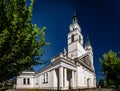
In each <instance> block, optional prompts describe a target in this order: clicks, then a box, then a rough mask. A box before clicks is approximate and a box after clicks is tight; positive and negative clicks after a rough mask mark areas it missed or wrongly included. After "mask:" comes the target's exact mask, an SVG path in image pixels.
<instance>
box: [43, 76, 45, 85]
mask: <svg viewBox="0 0 120 91" xmlns="http://www.w3.org/2000/svg"><path fill="white" fill-rule="evenodd" d="M43 83H45V74H44V75H43Z"/></svg>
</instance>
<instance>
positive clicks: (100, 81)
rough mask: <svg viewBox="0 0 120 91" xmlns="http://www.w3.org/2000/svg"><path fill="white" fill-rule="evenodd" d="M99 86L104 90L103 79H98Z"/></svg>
mask: <svg viewBox="0 0 120 91" xmlns="http://www.w3.org/2000/svg"><path fill="white" fill-rule="evenodd" d="M99 86H101V88H104V87H105V81H104V79H102V78H101V79H100V80H99Z"/></svg>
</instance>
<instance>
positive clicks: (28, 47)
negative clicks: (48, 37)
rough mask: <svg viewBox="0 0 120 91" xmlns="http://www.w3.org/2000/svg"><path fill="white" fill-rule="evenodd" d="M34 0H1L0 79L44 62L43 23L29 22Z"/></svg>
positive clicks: (10, 76) (5, 78)
mask: <svg viewBox="0 0 120 91" xmlns="http://www.w3.org/2000/svg"><path fill="white" fill-rule="evenodd" d="M33 5H34V0H31V3H30V5H29V6H27V5H26V0H0V82H3V81H5V80H7V79H10V78H12V77H14V76H17V75H19V74H20V73H21V72H22V71H23V70H25V69H27V68H29V67H31V66H32V65H37V64H38V63H43V61H41V56H42V55H43V53H44V51H43V50H42V47H43V46H45V45H46V43H45V33H44V32H45V29H46V28H45V27H43V28H38V27H37V25H36V24H32V23H31V17H32V10H33Z"/></svg>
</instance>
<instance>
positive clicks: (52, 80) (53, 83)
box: [51, 69, 55, 87]
mask: <svg viewBox="0 0 120 91" xmlns="http://www.w3.org/2000/svg"><path fill="white" fill-rule="evenodd" d="M54 78H55V69H53V70H52V74H51V82H52V84H51V87H55V80H54Z"/></svg>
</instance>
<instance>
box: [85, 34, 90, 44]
mask: <svg viewBox="0 0 120 91" xmlns="http://www.w3.org/2000/svg"><path fill="white" fill-rule="evenodd" d="M88 45H90V39H89V36H88V37H87V40H86V44H85V46H88Z"/></svg>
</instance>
